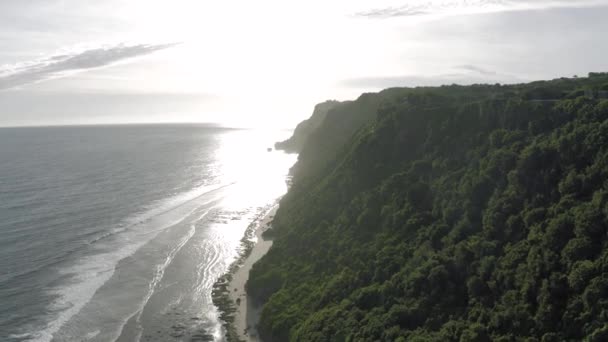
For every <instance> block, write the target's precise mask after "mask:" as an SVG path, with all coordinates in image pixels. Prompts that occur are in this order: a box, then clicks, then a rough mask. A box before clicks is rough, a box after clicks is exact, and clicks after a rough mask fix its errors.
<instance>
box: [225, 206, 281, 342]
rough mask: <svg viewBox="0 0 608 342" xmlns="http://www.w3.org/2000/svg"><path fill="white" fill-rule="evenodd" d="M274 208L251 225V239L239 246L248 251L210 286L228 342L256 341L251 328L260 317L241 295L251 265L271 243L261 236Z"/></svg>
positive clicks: (253, 330) (268, 223)
mask: <svg viewBox="0 0 608 342" xmlns="http://www.w3.org/2000/svg"><path fill="white" fill-rule="evenodd" d="M278 208H279V206H278V204H277V205H275V206H274V207H272V208H271V209H270V210H269V211H268V213H267V214H265V215H264V216H263V217H262V218H261V219H260V220H259V221H258V223H257V224H255V227H254V229H255V231H254V232H253V234H251V235H249V236H250V237H252V238H247V237H245V238H244V240H243V241H244V242H243V243H245V244H250V245H249V246H250V247H249V248H250V249H249V250H248V251H247V252H246V253H245V255H244V256H243V257H242V258H241V259H240V260H239V261H237V262H236V263H235V264H234V265H233V266H231V270H230V272H229V273H227V274H225V275H224V276H223V277H221V278H220V279H219V280H218V281H217V282H216V284H215V285H214V293H213V297H214V303H215V305H216V306H217V307H218V308H219V310H220V314H221V315H220V316H221V318H222V320H223V321H224V327H225V328H226V329H227V331H226V334H227V336H226V337H227V339H228V340H229V341H237V340H238V341H260V339H259V338H258V335H257V332H256V330H255V326H256V325H257V322H258V319H259V315H260V313H261V307H254V306H253V305H252V301H251V300H250V298H249V296H248V295H247V293H246V291H245V284H246V283H247V279H248V278H249V271H250V270H251V268H252V266H253V264H255V263H256V262H257V261H258V260H260V258H262V257H263V256H264V254H266V253H267V252H268V250H269V249H270V247H271V246H272V241H271V240H265V239H264V238H263V237H262V234H263V233H264V231H266V230H267V229H268V228H270V225H271V222H272V220H273V218H274V215H275V213H276V211H277V209H278ZM252 235H253V236H254V237H255V238H253V236H252Z"/></svg>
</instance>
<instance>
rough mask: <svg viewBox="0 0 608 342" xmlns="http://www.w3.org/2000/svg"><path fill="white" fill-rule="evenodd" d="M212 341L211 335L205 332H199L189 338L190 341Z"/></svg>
mask: <svg viewBox="0 0 608 342" xmlns="http://www.w3.org/2000/svg"><path fill="white" fill-rule="evenodd" d="M210 341H213V336H212V335H209V334H207V333H205V332H199V333H196V334H194V335H192V337H191V338H190V342H210Z"/></svg>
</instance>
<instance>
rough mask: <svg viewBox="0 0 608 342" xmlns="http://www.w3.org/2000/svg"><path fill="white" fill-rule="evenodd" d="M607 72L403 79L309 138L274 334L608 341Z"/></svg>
mask: <svg viewBox="0 0 608 342" xmlns="http://www.w3.org/2000/svg"><path fill="white" fill-rule="evenodd" d="M605 84H608V77H606V76H601V75H600V76H597V75H594V77H591V78H578V79H565V78H564V79H558V80H553V81H547V82H533V83H530V84H520V85H511V86H501V85H474V86H469V87H462V86H444V87H436V88H403V89H389V90H386V91H384V92H380V93H378V94H365V95H363V96H362V97H360V98H359V99H357V100H356V101H353V102H348V103H341V104H340V105H338V106H336V107H335V108H334V109H332V110H331V111H330V112H328V113H327V117H326V118H325V120H324V121H323V124H322V125H321V126H320V127H318V128H317V130H316V131H315V133H314V138H312V135H311V138H310V139H308V140H307V142H306V143H305V144H304V146H303V147H302V150H301V154H300V157H299V160H298V163H297V164H296V166H295V167H294V185H293V187H292V188H291V189H290V191H289V193H288V194H287V195H286V196H285V197H284V198H283V200H282V201H281V206H280V209H279V211H278V212H277V215H276V217H275V220H274V223H273V227H274V228H273V232H272V233H273V236H274V239H275V240H274V245H273V247H272V248H271V250H270V251H269V253H268V254H267V255H266V256H264V257H263V258H262V260H261V261H260V262H258V263H257V264H255V265H254V267H253V269H252V271H251V274H250V278H249V281H248V284H247V287H248V290H249V293H251V294H252V295H253V296H254V297H255V298H256V300H257V301H259V302H260V303H264V309H263V312H262V317H261V322H260V326H259V332H260V334H261V336H262V337H263V338H264V340H265V341H267V342H270V341H356V340H364V341H375V340H380V341H410V340H411V341H518V340H530V341H564V340H590V341H603V340H606V339H608V315H606V312H608V300H606V298H608V273H607V272H608V239H607V238H606V236H607V227H608V183H606V179H608V101H606V100H603V99H598V98H588V97H585V96H579V95H580V94H581V90H583V89H589V88H592V89H594V88H598V87H602V86H603V85H605Z"/></svg>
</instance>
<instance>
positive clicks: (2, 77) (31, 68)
mask: <svg viewBox="0 0 608 342" xmlns="http://www.w3.org/2000/svg"><path fill="white" fill-rule="evenodd" d="M176 45H177V44H176V43H171V44H138V45H126V44H118V45H114V46H109V47H102V48H95V49H89V50H81V51H73V52H69V53H65V54H60V55H54V56H50V57H46V58H43V59H39V60H35V61H28V62H21V63H17V64H8V65H4V66H0V90H6V89H12V88H17V87H21V86H24V85H28V84H32V83H37V82H42V81H46V80H49V79H54V78H60V77H64V76H67V75H70V74H72V73H74V72H79V71H84V70H90V69H97V68H102V67H105V66H108V65H112V64H115V63H118V62H121V61H124V60H128V59H132V58H135V57H140V56H144V55H149V54H151V53H154V52H156V51H160V50H165V49H168V48H171V47H173V46H176Z"/></svg>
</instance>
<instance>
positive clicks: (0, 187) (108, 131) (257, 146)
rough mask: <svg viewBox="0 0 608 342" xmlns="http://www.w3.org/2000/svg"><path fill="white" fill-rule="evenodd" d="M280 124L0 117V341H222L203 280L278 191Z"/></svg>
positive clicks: (282, 178) (283, 163)
mask: <svg viewBox="0 0 608 342" xmlns="http://www.w3.org/2000/svg"><path fill="white" fill-rule="evenodd" d="M289 133H290V132H287V131H269V130H243V129H226V128H218V127H212V126H205V125H125V126H74V127H44V128H1V129H0V340H1V341H104V342H105V341H137V340H141V341H197V340H198V341H204V340H210V339H211V340H215V341H222V340H223V331H222V326H221V322H220V321H219V318H218V317H219V315H218V312H217V308H216V307H215V306H214V305H213V303H212V301H211V290H212V287H213V283H214V282H215V281H216V280H217V278H218V277H219V276H221V275H222V274H224V273H225V272H226V271H227V269H228V267H229V265H230V264H231V263H232V262H233V261H234V260H235V259H236V257H237V256H238V253H239V252H240V250H239V248H241V244H240V240H241V239H242V237H243V234H244V233H245V231H246V229H247V227H248V226H249V225H250V224H251V223H252V222H255V220H256V219H257V218H259V217H260V216H262V215H263V214H264V213H265V212H266V211H268V210H269V209H270V208H271V207H272V206H273V205H274V204H275V203H276V200H277V199H278V198H279V197H280V196H281V195H282V194H283V193H285V191H286V189H287V187H286V177H287V173H288V169H289V167H290V166H291V165H292V164H293V163H294V162H295V156H294V155H289V154H285V153H282V152H278V151H268V148H269V147H271V146H272V145H273V143H274V142H275V141H277V140H280V139H283V138H285V137H286V136H288V135H289Z"/></svg>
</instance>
